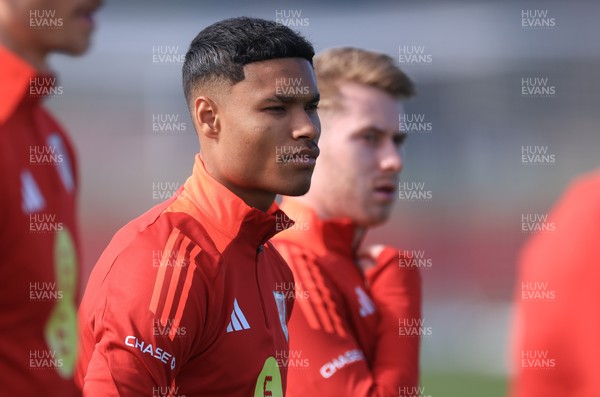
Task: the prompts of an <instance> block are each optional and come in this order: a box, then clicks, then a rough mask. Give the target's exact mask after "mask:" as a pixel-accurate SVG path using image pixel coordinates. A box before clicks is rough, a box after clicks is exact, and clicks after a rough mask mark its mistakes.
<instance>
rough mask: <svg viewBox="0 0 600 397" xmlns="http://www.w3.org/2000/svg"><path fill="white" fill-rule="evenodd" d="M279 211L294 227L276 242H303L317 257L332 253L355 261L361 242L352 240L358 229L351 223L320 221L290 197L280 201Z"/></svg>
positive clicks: (282, 234)
mask: <svg viewBox="0 0 600 397" xmlns="http://www.w3.org/2000/svg"><path fill="white" fill-rule="evenodd" d="M281 208H282V209H283V210H284V211H285V212H286V214H289V218H291V219H293V220H294V221H295V224H294V226H293V227H290V228H289V229H288V230H286V231H285V232H283V233H281V234H280V235H279V236H277V239H280V240H288V241H291V242H294V241H296V242H297V241H302V242H303V243H305V244H304V245H305V246H307V247H310V250H311V251H313V252H314V253H316V254H317V256H324V255H326V254H328V253H330V252H332V251H333V252H335V253H337V254H340V255H342V256H345V257H347V258H348V259H351V260H354V258H355V256H356V248H357V247H358V245H359V244H360V241H356V240H355V239H356V231H357V225H356V224H355V223H353V222H352V221H351V220H350V219H345V218H334V219H326V220H324V219H321V218H319V216H318V215H317V213H316V212H315V211H314V210H313V209H312V208H310V207H308V206H306V205H304V204H302V203H301V202H300V201H299V200H296V199H293V198H289V197H285V198H284V199H283V201H282V202H281Z"/></svg>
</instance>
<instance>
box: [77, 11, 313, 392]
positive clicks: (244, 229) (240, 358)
mask: <svg viewBox="0 0 600 397" xmlns="http://www.w3.org/2000/svg"><path fill="white" fill-rule="evenodd" d="M312 56H313V49H312V46H311V44H310V43H308V42H307V41H306V40H304V39H303V38H302V37H300V36H299V35H298V34H296V33H295V32H293V31H292V30H290V29H289V28H287V27H284V26H281V25H279V24H276V23H274V22H269V21H264V20H260V19H250V18H235V19H228V20H224V21H221V22H218V23H216V24H214V25H212V26H210V27H208V28H206V29H204V30H203V31H202V32H200V34H198V36H197V37H196V38H195V39H194V40H193V42H192V44H191V45H190V48H189V51H188V53H187V54H186V59H185V63H184V66H183V83H184V90H185V94H186V98H187V102H188V106H189V109H190V113H191V116H192V120H193V123H194V127H195V130H196V132H197V134H198V137H199V141H200V146H201V153H200V154H199V155H197V156H196V161H195V164H194V170H193V174H192V176H191V177H190V178H189V179H188V180H187V182H186V183H185V185H184V186H182V187H181V188H180V189H179V191H178V192H177V194H176V195H175V196H174V197H173V198H171V199H169V200H167V201H166V202H165V203H163V204H160V205H158V206H156V207H154V208H153V209H151V210H150V211H148V212H146V213H145V214H144V215H142V216H141V217H139V218H137V219H135V220H133V221H132V222H130V223H129V224H128V225H127V226H125V227H124V228H123V229H121V230H120V231H119V232H118V233H117V234H116V235H115V237H114V238H113V240H112V242H111V243H110V244H109V246H108V248H107V249H106V250H105V251H104V253H103V254H102V257H101V258H100V260H99V261H98V263H97V264H96V267H95V268H94V270H93V272H92V275H91V276H90V280H89V283H88V286H87V289H86V293H85V296H84V299H83V302H82V305H81V308H80V316H79V320H80V329H81V334H80V348H81V359H80V361H79V362H78V365H77V369H76V377H77V381H78V382H79V384H80V385H81V386H82V388H83V392H84V395H86V396H103V397H104V396H145V397H147V396H153V397H154V396H163V395H164V396H167V395H169V396H183V395H185V396H200V395H205V396H283V395H284V391H285V387H286V377H287V376H286V375H287V368H286V367H285V366H282V367H280V366H278V363H277V361H276V359H275V357H277V356H279V355H280V354H282V353H284V352H287V350H288V333H287V324H286V322H287V320H288V317H289V315H290V313H291V310H292V303H293V302H292V300H291V295H292V294H290V291H289V290H288V289H289V288H290V286H291V285H292V281H293V278H292V274H291V272H290V270H289V268H288V267H287V265H286V264H285V262H284V261H283V259H282V258H281V257H280V256H279V254H278V253H277V252H276V251H275V249H274V248H273V246H272V245H271V243H270V242H269V241H268V240H269V239H270V238H271V237H272V236H273V235H274V234H275V233H277V231H279V230H281V229H282V228H283V227H284V226H286V225H282V224H281V223H282V220H284V219H285V218H286V217H285V214H283V212H282V211H281V210H279V209H278V206H277V204H276V203H275V201H274V199H275V197H276V195H277V194H278V193H282V194H286V195H299V194H304V193H305V192H306V191H307V190H308V188H309V186H310V180H311V175H312V170H313V168H314V164H315V160H316V157H317V156H318V153H319V152H318V148H317V145H316V140H317V139H318V136H319V131H320V124H319V118H318V116H317V112H316V106H317V102H318V99H319V94H318V91H317V87H316V81H315V77H314V72H313V67H312ZM289 79H293V81H296V82H298V81H299V82H302V84H303V86H304V87H306V90H303V92H302V94H301V95H289V94H287V93H286V92H284V91H281V90H279V89H278V88H279V83H281V82H282V81H289ZM282 148H292V149H293V150H294V151H296V152H298V153H301V155H302V158H303V159H304V160H306V161H301V162H294V161H283V162H278V161H275V159H276V156H277V153H279V152H280V151H281V150H282Z"/></svg>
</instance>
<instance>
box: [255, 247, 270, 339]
mask: <svg viewBox="0 0 600 397" xmlns="http://www.w3.org/2000/svg"><path fill="white" fill-rule="evenodd" d="M262 251H263V245H262V244H261V245H259V246H258V248H257V249H256V255H255V256H254V271H255V273H254V276H255V277H256V287H257V289H258V297H259V299H260V305H261V306H262V312H263V317H264V318H265V327H267V329H270V328H271V327H270V325H269V316H267V307H266V304H265V300H264V297H263V293H262V289H261V288H260V279H259V277H258V270H259V269H258V256H259V255H260V253H261V252H262Z"/></svg>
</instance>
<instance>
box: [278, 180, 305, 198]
mask: <svg viewBox="0 0 600 397" xmlns="http://www.w3.org/2000/svg"><path fill="white" fill-rule="evenodd" d="M309 189H310V179H309V180H308V181H302V182H299V183H296V184H287V185H286V186H284V187H282V188H281V189H278V192H277V193H278V194H281V195H282V196H292V197H297V196H303V195H305V194H306V193H307V192H308V190H309Z"/></svg>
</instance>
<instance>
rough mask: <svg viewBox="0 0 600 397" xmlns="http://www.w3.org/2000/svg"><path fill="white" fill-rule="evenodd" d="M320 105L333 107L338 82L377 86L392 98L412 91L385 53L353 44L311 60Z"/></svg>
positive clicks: (406, 77) (398, 97)
mask: <svg viewBox="0 0 600 397" xmlns="http://www.w3.org/2000/svg"><path fill="white" fill-rule="evenodd" d="M314 68H315V75H316V77H317V84H318V86H319V91H320V93H321V102H320V104H319V106H320V107H322V108H335V107H336V103H337V102H338V101H336V98H337V97H339V88H340V85H341V84H342V83H345V82H348V83H357V84H364V85H367V86H369V87H374V88H378V89H380V90H382V91H384V92H386V93H388V94H390V95H391V96H392V97H394V98H396V99H405V98H409V97H411V96H413V95H414V94H415V88H414V85H413V82H412V81H411V80H410V78H409V77H408V76H407V75H406V74H404V72H403V71H402V70H400V68H399V67H398V66H397V65H396V64H395V63H394V60H393V59H392V58H391V57H390V56H389V55H386V54H383V53H379V52H374V51H367V50H363V49H360V48H354V47H341V48H332V49H329V50H325V51H323V52H321V53H320V54H318V55H317V56H316V57H315V59H314Z"/></svg>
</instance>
